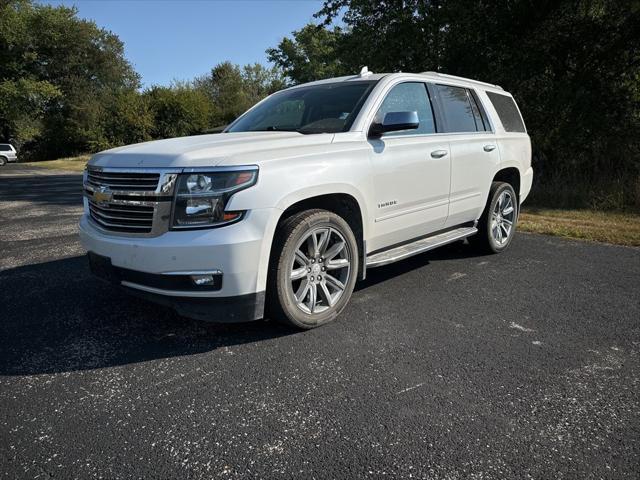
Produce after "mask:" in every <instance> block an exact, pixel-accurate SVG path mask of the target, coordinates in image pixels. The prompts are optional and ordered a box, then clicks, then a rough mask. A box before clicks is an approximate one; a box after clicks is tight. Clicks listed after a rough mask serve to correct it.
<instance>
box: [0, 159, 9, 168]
mask: <svg viewBox="0 0 640 480" xmlns="http://www.w3.org/2000/svg"><path fill="white" fill-rule="evenodd" d="M6 164H7V159H6V158H5V157H0V167H4V166H5V165H6Z"/></svg>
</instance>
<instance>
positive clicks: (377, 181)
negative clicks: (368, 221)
mask: <svg viewBox="0 0 640 480" xmlns="http://www.w3.org/2000/svg"><path fill="white" fill-rule="evenodd" d="M407 111H412V112H413V111H415V112H417V113H418V119H419V122H420V125H419V127H418V128H417V129H415V130H405V131H401V132H391V133H387V134H384V135H383V136H382V137H381V138H376V139H374V138H372V139H369V145H370V146H371V152H370V157H371V165H372V169H373V186H374V193H375V205H372V206H370V209H371V210H370V211H372V212H375V213H374V217H375V222H374V225H373V231H372V236H371V238H370V240H369V244H368V245H367V250H368V251H369V252H371V251H375V250H379V249H381V248H385V247H388V246H391V245H394V244H397V243H400V242H404V241H406V240H408V239H411V238H417V237H420V236H424V235H427V234H429V233H432V232H435V231H437V230H440V229H442V228H443V227H444V225H445V221H446V219H447V214H448V208H449V184H450V175H451V152H450V148H449V142H448V141H447V140H443V139H442V137H438V136H436V135H433V134H434V133H435V121H434V116H433V109H432V107H431V102H430V100H429V95H428V92H427V88H426V84H424V83H422V82H404V83H400V84H397V85H395V86H394V87H393V88H392V89H391V90H390V91H389V92H388V94H387V95H386V97H385V99H384V101H383V102H382V104H381V106H380V108H379V109H378V112H377V114H376V121H382V119H383V118H384V115H385V114H386V113H388V112H407Z"/></svg>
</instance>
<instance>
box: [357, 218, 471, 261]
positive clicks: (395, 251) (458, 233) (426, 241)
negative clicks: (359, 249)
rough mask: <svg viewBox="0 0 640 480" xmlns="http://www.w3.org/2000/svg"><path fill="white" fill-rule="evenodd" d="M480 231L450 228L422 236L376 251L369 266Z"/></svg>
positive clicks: (431, 248)
mask: <svg viewBox="0 0 640 480" xmlns="http://www.w3.org/2000/svg"><path fill="white" fill-rule="evenodd" d="M477 232H478V229H477V228H475V227H460V228H456V229H454V230H449V231H446V232H443V233H439V234H438V235H434V236H433V237H427V238H421V239H420V240H416V241H415V242H412V243H407V244H405V245H401V246H399V247H396V248H392V249H390V250H385V251H384V252H379V253H374V254H373V255H369V256H368V257H367V268H375V267H381V266H383V265H388V264H389V263H393V262H397V261H398V260H402V259H405V258H409V257H412V256H414V255H418V254H419V253H422V252H426V251H429V250H433V249H434V248H438V247H441V246H442V245H446V244H447V243H451V242H455V241H456V240H461V239H463V238H466V237H470V236H471V235H473V234H475V233H477Z"/></svg>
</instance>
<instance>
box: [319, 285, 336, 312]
mask: <svg viewBox="0 0 640 480" xmlns="http://www.w3.org/2000/svg"><path fill="white" fill-rule="evenodd" d="M320 295H321V296H322V297H323V298H324V300H325V302H326V303H327V306H329V307H332V306H333V298H332V296H331V292H329V289H328V288H327V283H326V282H320Z"/></svg>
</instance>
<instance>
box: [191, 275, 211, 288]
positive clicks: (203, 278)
mask: <svg viewBox="0 0 640 480" xmlns="http://www.w3.org/2000/svg"><path fill="white" fill-rule="evenodd" d="M191 281H192V282H193V284H194V285H197V286H199V287H205V286H207V285H213V284H214V283H215V281H216V280H215V276H214V275H212V274H205V275H191Z"/></svg>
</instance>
